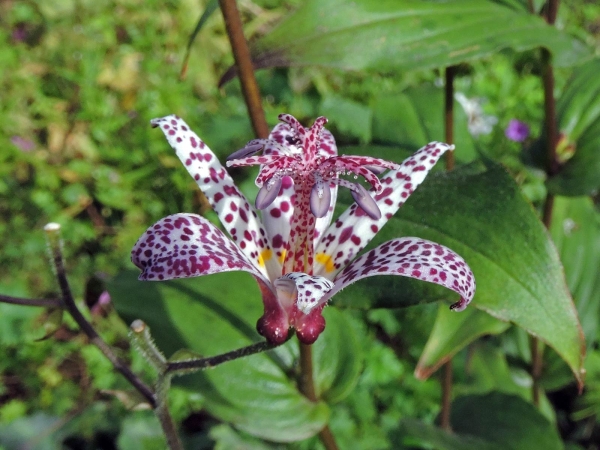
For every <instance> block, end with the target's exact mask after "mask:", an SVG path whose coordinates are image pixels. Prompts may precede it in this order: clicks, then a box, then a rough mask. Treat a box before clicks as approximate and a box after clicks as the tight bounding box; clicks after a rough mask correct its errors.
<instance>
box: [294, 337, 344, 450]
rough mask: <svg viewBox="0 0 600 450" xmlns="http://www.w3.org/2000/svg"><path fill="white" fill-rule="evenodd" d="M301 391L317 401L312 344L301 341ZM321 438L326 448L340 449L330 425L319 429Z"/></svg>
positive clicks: (311, 399)
mask: <svg viewBox="0 0 600 450" xmlns="http://www.w3.org/2000/svg"><path fill="white" fill-rule="evenodd" d="M299 385H300V392H302V394H303V395H304V396H305V397H306V398H308V399H309V400H310V401H311V402H317V401H318V400H319V399H318V398H317V392H316V389H315V380H314V367H313V358H312V345H306V344H302V343H300V380H299ZM319 439H320V440H321V443H322V444H323V446H324V447H325V449H326V450H338V446H337V443H336V442H335V437H334V436H333V433H332V432H331V429H330V428H329V425H325V427H324V428H323V429H322V430H321V431H319Z"/></svg>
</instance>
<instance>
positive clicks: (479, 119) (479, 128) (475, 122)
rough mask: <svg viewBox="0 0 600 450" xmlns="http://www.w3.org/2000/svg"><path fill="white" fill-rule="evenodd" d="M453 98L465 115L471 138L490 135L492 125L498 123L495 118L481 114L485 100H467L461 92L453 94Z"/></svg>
mask: <svg viewBox="0 0 600 450" xmlns="http://www.w3.org/2000/svg"><path fill="white" fill-rule="evenodd" d="M454 98H455V99H456V101H457V102H458V103H460V106H462V108H463V109H464V111H465V113H466V114H467V120H468V124H467V126H468V128H469V133H471V136H473V137H477V136H479V135H482V134H490V133H491V132H492V130H493V129H494V125H496V124H497V123H498V118H497V117H496V116H490V115H487V114H484V113H483V108H482V107H481V104H482V103H483V101H484V100H485V99H481V98H467V96H466V95H465V94H463V93H462V92H457V93H456V94H454Z"/></svg>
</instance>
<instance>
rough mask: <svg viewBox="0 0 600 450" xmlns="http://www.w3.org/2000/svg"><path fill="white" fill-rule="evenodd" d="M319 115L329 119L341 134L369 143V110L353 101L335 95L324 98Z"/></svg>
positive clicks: (370, 113) (370, 114)
mask: <svg viewBox="0 0 600 450" xmlns="http://www.w3.org/2000/svg"><path fill="white" fill-rule="evenodd" d="M319 114H320V115H322V116H325V117H329V118H331V119H332V120H331V125H332V126H333V127H334V128H335V129H337V130H338V131H340V133H341V134H344V135H346V136H351V137H354V138H358V139H359V140H360V141H361V142H370V141H371V116H372V112H371V109H370V108H368V107H366V106H364V105H362V104H360V103H357V102H355V101H352V100H349V99H347V98H343V97H340V96H337V95H328V96H326V97H325V98H324V99H323V101H322V102H321V105H320V107H319Z"/></svg>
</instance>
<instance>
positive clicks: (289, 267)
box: [131, 114, 475, 344]
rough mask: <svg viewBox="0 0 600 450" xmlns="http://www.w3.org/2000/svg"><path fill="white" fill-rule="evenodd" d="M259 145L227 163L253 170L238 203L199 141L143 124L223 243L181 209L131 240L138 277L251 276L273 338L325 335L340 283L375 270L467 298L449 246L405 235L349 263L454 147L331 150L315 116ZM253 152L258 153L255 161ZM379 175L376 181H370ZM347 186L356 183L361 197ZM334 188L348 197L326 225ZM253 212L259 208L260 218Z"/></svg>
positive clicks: (172, 122)
mask: <svg viewBox="0 0 600 450" xmlns="http://www.w3.org/2000/svg"><path fill="white" fill-rule="evenodd" d="M279 119H280V120H281V121H282V122H283V123H280V124H278V125H277V126H276V127H275V128H274V129H273V131H272V132H271V134H270V135H269V138H268V139H257V140H253V141H250V142H249V143H248V144H247V145H246V147H244V148H242V149H241V150H238V151H237V152H235V153H234V154H232V155H231V156H230V157H229V158H228V162H227V164H228V165H229V166H248V165H254V164H259V165H260V166H261V168H260V172H259V175H258V177H257V179H256V184H257V186H258V187H259V188H260V191H259V193H258V195H257V198H256V202H255V206H256V209H255V208H254V207H253V206H252V205H251V203H250V202H249V201H248V200H247V199H246V197H245V196H244V195H243V194H242V193H241V192H240V191H239V189H238V188H237V187H236V186H235V184H234V183H233V180H232V179H231V177H230V176H229V174H228V173H227V171H226V170H225V168H224V167H223V166H222V165H221V164H220V163H219V161H218V160H217V158H216V156H215V155H214V153H213V152H212V151H211V150H210V149H209V148H208V147H207V146H206V144H205V143H204V142H203V141H202V140H201V139H200V138H199V137H198V136H197V135H196V134H195V133H194V132H193V131H192V130H191V129H190V128H189V127H188V125H187V124H186V123H185V122H184V121H183V120H182V119H180V118H179V117H177V116H167V117H164V118H162V119H155V120H152V121H151V123H152V125H153V126H154V127H160V129H161V130H162V131H163V133H164V134H165V136H166V138H167V140H168V141H169V143H170V144H171V146H172V147H173V148H174V149H175V152H176V154H177V156H178V157H179V159H180V160H181V161H182V163H183V164H184V166H185V167H186V169H187V170H188V172H189V173H190V175H192V177H193V178H194V180H196V182H197V184H198V186H199V187H200V189H202V192H204V194H205V195H206V197H207V198H208V200H209V201H210V203H211V205H212V207H213V209H214V211H215V212H216V213H217V215H218V217H219V219H220V220H221V223H222V224H223V227H224V228H225V230H226V231H227V232H228V233H229V235H230V236H231V238H228V237H227V236H226V235H225V233H223V232H222V231H221V230H220V229H219V228H217V227H216V226H214V225H213V224H212V223H210V222H209V221H208V220H206V219H205V218H204V217H202V216H199V215H196V214H187V213H180V214H174V215H171V216H168V217H165V218H164V219H161V220H159V221H158V222H157V223H156V224H154V225H153V226H151V227H150V228H148V230H147V231H146V232H145V233H144V234H143V235H142V236H141V237H140V239H139V240H138V242H137V243H136V244H135V246H134V247H133V249H132V252H131V259H132V261H133V263H134V264H135V265H136V266H138V267H139V268H140V269H141V270H142V273H141V275H140V279H141V280H170V279H175V278H189V277H196V276H202V275H209V274H212V273H217V272H228V271H233V270H241V271H245V272H249V273H250V274H252V275H253V276H254V278H255V279H256V281H257V283H258V285H259V288H260V291H261V294H262V298H263V304H264V314H263V316H262V317H261V318H260V319H259V320H258V323H257V329H258V332H259V333H260V334H261V335H262V336H264V337H265V338H266V339H267V340H268V341H269V342H273V343H282V342H284V341H285V340H286V339H287V336H288V332H289V329H290V328H293V329H294V330H295V331H296V334H297V336H298V339H299V340H300V341H301V342H303V343H305V344H311V343H313V342H314V341H315V340H316V339H317V338H318V336H319V335H320V334H321V332H322V331H323V330H324V328H325V319H324V318H323V316H322V310H323V308H324V307H325V305H326V304H327V302H328V301H329V300H330V299H331V297H332V296H333V295H334V294H335V293H337V292H338V291H340V290H341V289H343V288H344V287H346V286H348V285H349V284H351V283H353V282H355V281H357V280H360V279H362V278H365V277H370V276H374V275H400V276H405V277H410V278H416V279H419V280H424V281H429V282H431V283H436V284H439V285H442V286H445V287H447V288H448V289H451V290H453V291H455V292H457V293H458V294H460V296H461V299H460V301H458V302H457V303H455V304H453V305H452V306H451V308H452V309H453V310H456V311H461V310H463V309H465V308H466V307H467V305H468V304H469V303H470V301H471V299H472V298H473V295H474V294H475V278H474V276H473V273H472V272H471V269H469V267H468V266H467V264H466V263H465V261H464V260H463V259H462V258H461V257H460V256H459V255H457V254H456V253H454V252H453V251H452V250H450V249H448V248H446V247H444V246H442V245H440V244H436V243H435V242H429V241H426V240H424V239H420V238H415V237H405V238H397V239H393V240H391V241H388V242H386V243H384V244H382V245H380V246H379V247H376V248H374V249H373V250H370V251H368V252H366V253H365V254H363V255H362V256H360V257H357V256H358V254H359V253H360V252H361V251H362V250H363V249H364V248H365V246H366V245H367V244H368V243H369V242H370V241H371V240H372V239H373V237H374V236H375V234H376V233H377V232H378V231H379V230H380V229H381V227H382V226H383V225H384V224H385V223H386V222H387V221H388V220H389V219H390V218H391V217H392V216H393V214H394V213H395V212H396V211H397V210H398V208H400V206H402V205H403V204H404V202H405V201H406V200H407V199H408V197H409V196H410V195H411V194H412V193H413V192H414V190H415V189H416V188H417V186H418V185H419V184H421V182H422V181H423V180H424V179H425V176H426V175H427V173H428V172H429V170H431V168H432V167H433V166H434V164H435V163H436V162H437V160H438V159H439V158H440V157H441V155H442V154H443V153H444V152H446V151H448V150H453V149H454V147H453V146H450V145H447V144H442V143H439V142H432V143H430V144H428V145H426V146H425V147H423V148H422V149H421V150H419V151H418V152H417V153H415V154H414V155H413V156H411V157H410V158H408V159H406V160H405V161H404V162H403V163H402V164H396V163H392V162H388V161H384V160H381V159H378V158H373V157H367V156H348V155H341V156H338V154H337V147H336V144H335V140H334V138H333V136H332V135H331V133H330V132H329V131H327V130H326V129H324V125H325V124H326V123H327V119H325V118H324V117H320V118H318V119H317V120H316V121H315V123H314V124H313V126H312V127H310V128H304V127H303V126H302V125H301V124H300V123H299V122H298V121H297V120H296V119H295V118H294V117H292V116H290V115H288V114H281V115H280V116H279ZM258 152H262V155H256V154H257V153H258ZM386 170H389V172H388V173H387V174H386V175H385V176H384V177H383V178H381V179H379V178H378V177H377V175H378V174H381V173H383V172H385V171H386ZM342 176H349V177H350V179H351V180H356V179H357V178H358V176H360V177H362V178H364V179H365V180H366V181H367V182H368V183H369V184H370V185H371V186H372V189H370V190H369V191H367V189H366V188H365V187H363V185H362V184H360V183H358V182H356V181H351V180H348V179H346V178H342ZM338 186H342V187H345V188H347V189H349V190H350V191H351V194H352V196H353V198H354V200H355V203H353V204H352V205H351V206H350V207H349V208H348V209H347V210H346V211H345V212H344V213H343V214H342V215H341V216H340V217H339V218H338V219H337V220H335V221H333V223H332V219H333V211H334V207H335V202H336V199H337V189H338ZM257 210H260V211H261V212H262V214H261V216H259V212H258V211H257Z"/></svg>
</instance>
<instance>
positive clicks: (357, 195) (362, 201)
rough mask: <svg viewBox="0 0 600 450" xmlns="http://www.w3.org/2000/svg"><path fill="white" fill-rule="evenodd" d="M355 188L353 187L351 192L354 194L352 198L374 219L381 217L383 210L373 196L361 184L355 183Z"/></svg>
mask: <svg viewBox="0 0 600 450" xmlns="http://www.w3.org/2000/svg"><path fill="white" fill-rule="evenodd" d="M354 187H355V189H352V190H351V191H350V193H351V194H352V198H354V201H355V202H356V204H357V205H358V206H359V207H361V208H362V210H363V211H364V212H365V213H366V214H367V215H368V216H369V217H370V218H371V219H374V220H379V219H381V211H380V210H379V206H377V203H376V202H375V200H373V197H371V196H370V195H369V193H368V192H367V190H366V189H365V188H364V187H363V186H362V185H360V184H355V185H354Z"/></svg>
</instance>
